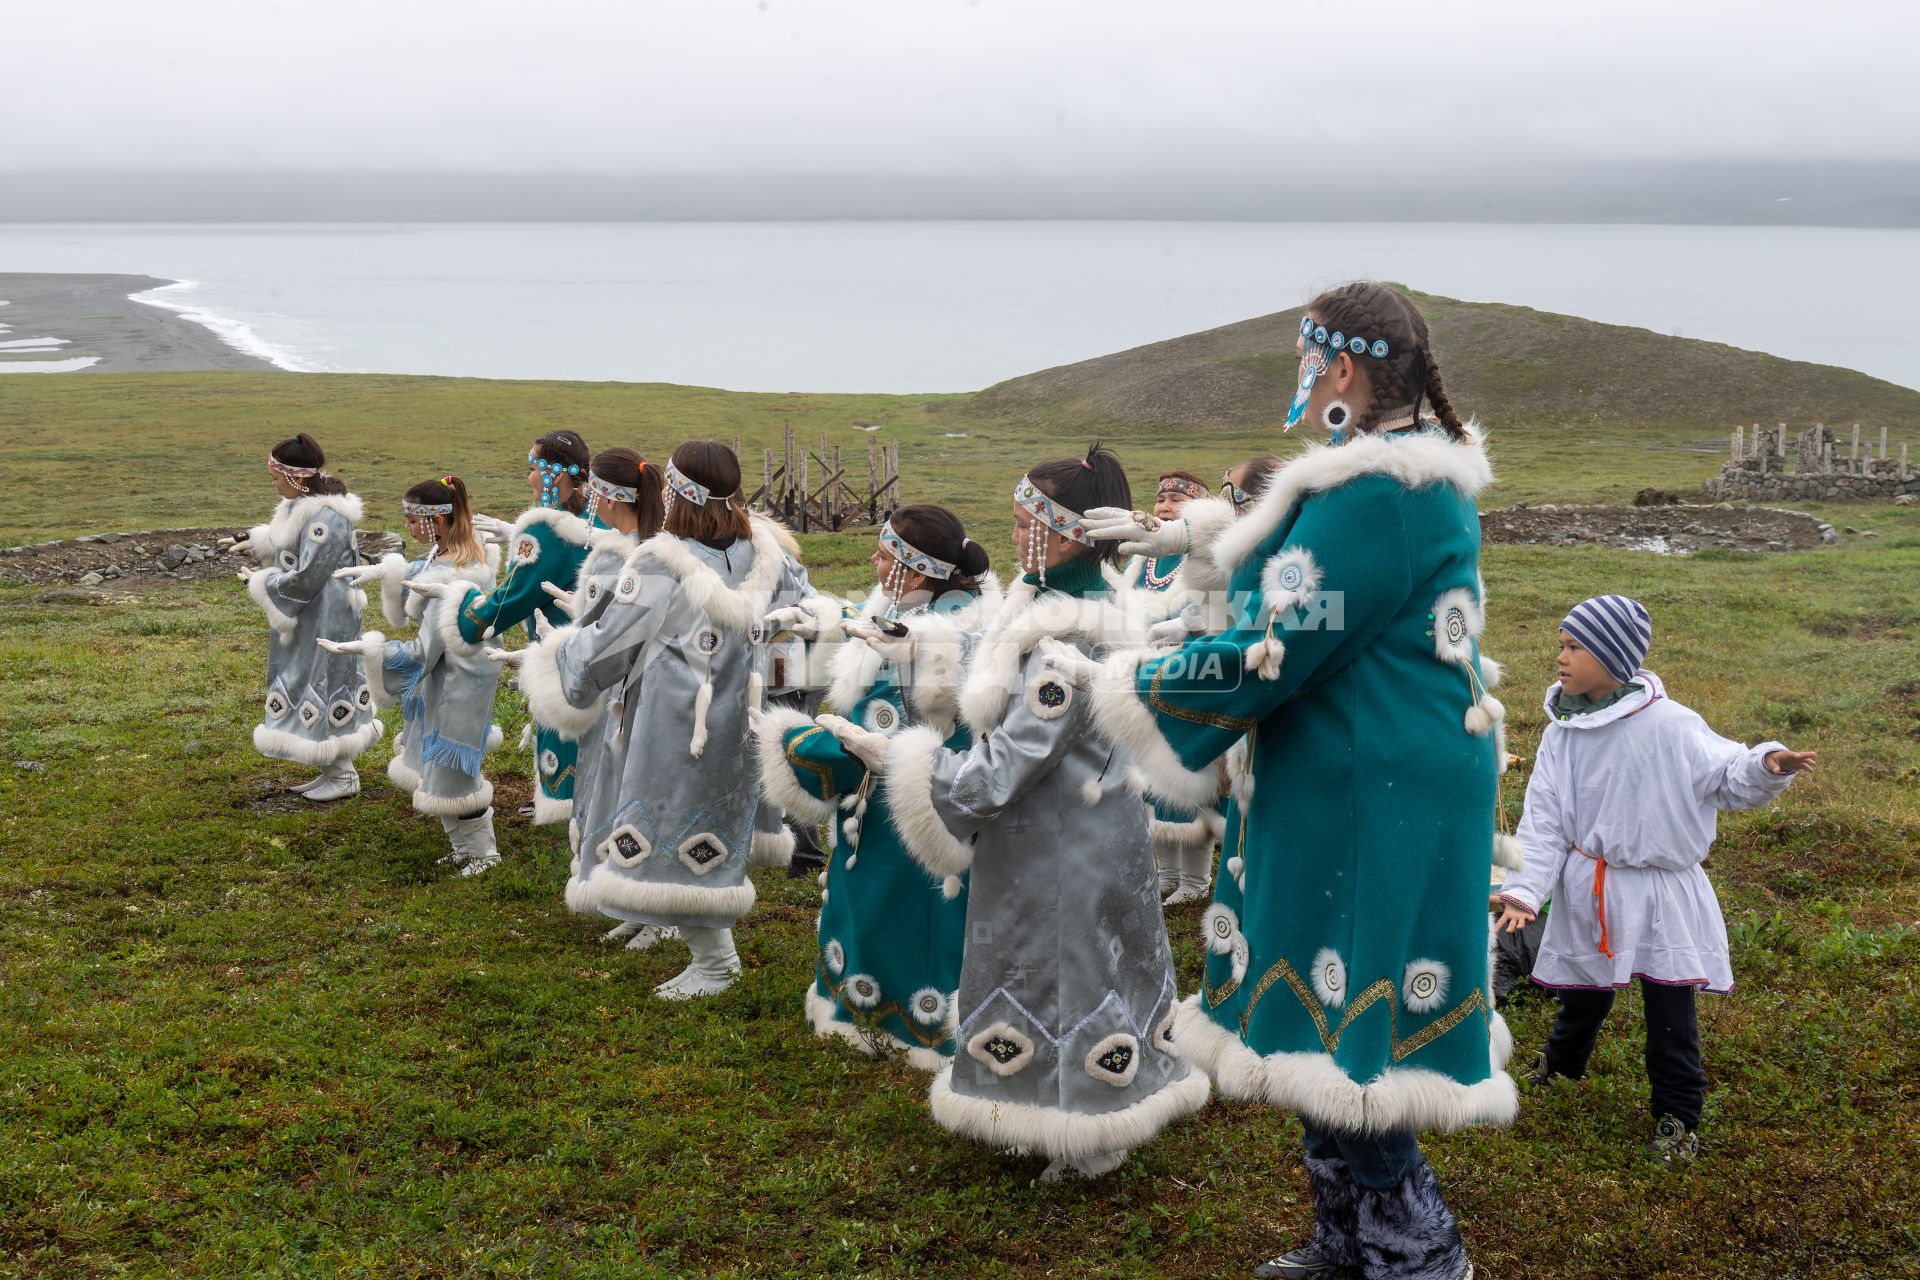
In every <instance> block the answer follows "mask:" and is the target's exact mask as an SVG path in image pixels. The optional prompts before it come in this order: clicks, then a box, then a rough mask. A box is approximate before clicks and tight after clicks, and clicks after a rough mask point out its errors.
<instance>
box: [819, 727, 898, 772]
mask: <svg viewBox="0 0 1920 1280" xmlns="http://www.w3.org/2000/svg"><path fill="white" fill-rule="evenodd" d="M813 722H814V723H815V724H817V725H819V726H820V727H821V728H822V729H825V730H826V731H827V732H828V733H830V734H832V735H833V736H834V737H835V738H838V739H839V740H840V745H841V746H843V747H845V748H846V749H847V754H848V755H850V756H852V757H853V758H854V759H856V760H858V761H859V762H860V763H861V764H863V765H865V766H867V772H868V773H885V772H886V766H887V741H888V739H887V735H886V734H884V733H874V732H873V731H872V730H870V729H862V728H861V727H860V726H859V725H857V724H855V723H853V721H851V720H848V719H846V718H844V717H842V716H833V715H827V716H815V717H814V721H813Z"/></svg>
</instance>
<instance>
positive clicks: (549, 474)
mask: <svg viewBox="0 0 1920 1280" xmlns="http://www.w3.org/2000/svg"><path fill="white" fill-rule="evenodd" d="M527 465H528V466H530V467H532V468H533V469H534V470H535V471H538V472H539V473H540V505H541V506H543V507H557V506H559V505H560V495H559V494H558V493H556V492H555V491H554V486H555V485H557V484H559V483H560V477H561V476H573V477H574V478H575V479H576V480H577V479H578V478H579V476H580V464H579V463H577V462H548V461H547V460H546V459H545V458H543V457H541V456H540V451H539V450H538V449H530V450H528V451H527Z"/></svg>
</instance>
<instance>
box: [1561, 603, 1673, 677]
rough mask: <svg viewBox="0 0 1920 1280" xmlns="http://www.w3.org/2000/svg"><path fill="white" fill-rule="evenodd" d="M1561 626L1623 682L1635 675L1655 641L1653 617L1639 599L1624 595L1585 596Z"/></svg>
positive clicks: (1611, 674) (1608, 671)
mask: <svg viewBox="0 0 1920 1280" xmlns="http://www.w3.org/2000/svg"><path fill="white" fill-rule="evenodd" d="M1560 629H1561V630H1562V631H1564V632H1566V633H1567V634H1568V635H1570V636H1572V637H1573V638H1574V639H1575V640H1578V641H1579V642H1580V647H1581V648H1583V649H1585V650H1586V651H1587V652H1588V653H1590V654H1592V655H1593V656H1594V657H1595V658H1597V659H1599V661H1600V665H1601V666H1603V667H1605V668H1606V669H1607V674H1608V675H1610V676H1612V677H1613V678H1614V679H1615V680H1618V681H1619V682H1620V683H1621V684H1625V683H1626V682H1627V681H1629V680H1631V679H1633V675H1634V672H1636V671H1638V670H1639V669H1640V664H1641V663H1642V662H1645V661H1646V660H1647V648H1648V646H1649V645H1651V644H1652V643H1653V619H1652V618H1650V617H1648V616H1647V611H1646V608H1645V607H1644V606H1643V605H1642V604H1641V603H1640V602H1639V601H1638V600H1629V599H1627V597H1625V596H1595V597H1594V598H1593V599H1591V600H1582V601H1581V602H1580V603H1579V604H1577V605H1575V606H1573V612H1571V613H1569V614H1568V615H1567V616H1566V618H1565V619H1563V620H1562V621H1561V623H1560Z"/></svg>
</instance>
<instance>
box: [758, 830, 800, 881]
mask: <svg viewBox="0 0 1920 1280" xmlns="http://www.w3.org/2000/svg"><path fill="white" fill-rule="evenodd" d="M797 843H798V842H797V841H796V840H795V839H794V838H793V832H791V831H788V830H787V829H786V828H784V827H782V828H781V829H780V830H778V831H756V832H754V833H753V839H752V840H751V842H749V843H748V845H747V866H749V867H774V868H777V869H779V870H781V871H784V870H786V869H787V867H788V866H790V865H792V863H793V847H794V845H795V844H797Z"/></svg>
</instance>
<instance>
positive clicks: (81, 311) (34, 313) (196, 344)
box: [0, 272, 274, 377]
mask: <svg viewBox="0 0 1920 1280" xmlns="http://www.w3.org/2000/svg"><path fill="white" fill-rule="evenodd" d="M172 283H173V282H172V281H171V280H157V279H155V278H154V277H152V276H82V275H39V274H26V273H6V272H0V299H4V300H5V301H6V302H7V303H8V304H9V305H7V306H4V307H0V325H6V326H9V332H6V333H0V341H18V340H21V339H26V338H65V339H67V342H66V344H65V345H63V346H60V347H58V348H56V349H53V350H48V351H41V352H9V351H6V350H4V349H0V363H8V364H11V363H14V362H16V361H40V360H75V359H84V358H86V357H88V356H98V357H99V360H98V361H97V362H96V363H94V364H92V365H89V366H88V367H87V368H85V369H81V370H76V372H79V373H155V372H178V371H182V370H196V369H271V368H273V367H274V366H273V365H272V364H270V363H268V362H267V361H265V360H261V359H259V358H258V357H255V356H250V355H247V354H246V353H244V352H241V351H236V350H234V349H233V348H232V347H230V346H228V345H227V344H226V343H225V342H223V341H221V340H220V337H219V335H217V334H215V333H214V332H213V330H211V329H208V328H206V327H205V326H203V325H199V324H195V323H194V322H193V321H191V320H188V319H185V318H184V317H182V316H181V315H179V314H178V313H177V312H173V311H169V310H167V309H166V308H164V307H155V306H149V305H148V304H146V303H144V302H135V301H133V300H132V299H131V298H129V297H128V296H127V295H128V294H133V293H141V292H144V291H145V290H148V289H158V288H159V287H161V286H162V285H166V284H172ZM7 376H14V377H19V376H36V375H22V374H7V373H4V372H0V377H7ZM38 376H46V377H54V376H59V375H55V374H46V375H38Z"/></svg>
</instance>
